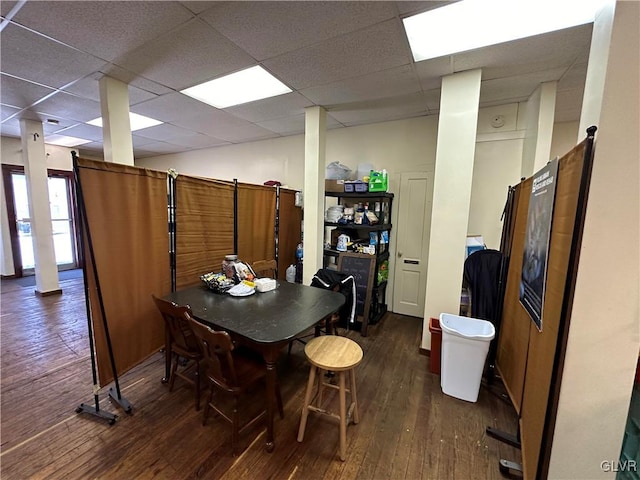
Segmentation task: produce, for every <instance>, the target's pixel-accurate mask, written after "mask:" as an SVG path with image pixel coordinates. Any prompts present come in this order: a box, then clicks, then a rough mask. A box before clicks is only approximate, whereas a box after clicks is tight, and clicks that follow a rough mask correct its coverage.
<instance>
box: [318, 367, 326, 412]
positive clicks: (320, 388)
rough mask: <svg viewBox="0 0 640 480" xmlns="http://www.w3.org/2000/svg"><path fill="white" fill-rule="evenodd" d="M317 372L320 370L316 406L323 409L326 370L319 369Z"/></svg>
mask: <svg viewBox="0 0 640 480" xmlns="http://www.w3.org/2000/svg"><path fill="white" fill-rule="evenodd" d="M317 370H318V396H317V400H316V406H317V407H318V408H322V394H323V393H324V377H325V375H324V372H325V371H326V370H322V369H321V368H317ZM327 373H329V372H327Z"/></svg>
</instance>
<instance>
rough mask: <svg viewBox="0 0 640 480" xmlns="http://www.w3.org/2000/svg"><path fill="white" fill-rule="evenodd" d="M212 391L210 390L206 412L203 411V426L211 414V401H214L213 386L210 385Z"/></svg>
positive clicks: (205, 407)
mask: <svg viewBox="0 0 640 480" xmlns="http://www.w3.org/2000/svg"><path fill="white" fill-rule="evenodd" d="M209 388H210V389H211V391H210V392H209V398H208V399H207V403H206V404H205V406H204V412H203V413H202V426H204V425H205V424H206V423H207V416H208V415H209V408H211V405H210V404H211V402H213V388H214V387H213V386H211V387H209Z"/></svg>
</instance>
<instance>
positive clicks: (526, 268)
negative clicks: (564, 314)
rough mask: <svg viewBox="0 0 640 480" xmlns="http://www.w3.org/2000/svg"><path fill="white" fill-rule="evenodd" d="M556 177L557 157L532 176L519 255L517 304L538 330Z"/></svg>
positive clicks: (542, 301)
mask: <svg viewBox="0 0 640 480" xmlns="http://www.w3.org/2000/svg"><path fill="white" fill-rule="evenodd" d="M557 177H558V160H557V159H556V160H552V161H551V162H549V163H547V165H546V166H545V167H544V168H542V169H541V170H540V171H538V172H537V173H536V174H535V175H534V176H533V185H532V187H531V199H530V200H529V211H528V213H527V230H526V234H525V242H524V254H523V258H522V279H521V281H520V303H521V304H522V306H523V307H524V308H525V310H526V311H527V313H528V314H529V316H530V317H531V319H532V320H533V322H534V323H535V324H536V326H537V327H538V330H540V331H542V312H543V306H544V292H545V285H546V282H547V257H548V255H549V239H550V238H551V220H552V218H553V204H554V200H555V196H556V183H557V182H556V180H557Z"/></svg>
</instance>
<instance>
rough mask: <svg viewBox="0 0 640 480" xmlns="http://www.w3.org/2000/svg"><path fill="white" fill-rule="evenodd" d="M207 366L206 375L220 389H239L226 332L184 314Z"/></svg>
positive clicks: (231, 344)
mask: <svg viewBox="0 0 640 480" xmlns="http://www.w3.org/2000/svg"><path fill="white" fill-rule="evenodd" d="M184 317H185V318H186V319H188V322H189V325H190V328H191V330H192V331H193V333H194V334H195V337H196V338H197V339H198V341H199V343H200V348H201V350H202V353H203V355H204V360H205V364H206V365H207V374H208V375H209V377H210V378H211V380H213V381H214V382H215V383H216V384H217V385H218V386H219V387H220V388H222V389H224V390H226V391H228V392H233V391H235V390H237V389H238V388H239V382H238V375H237V372H236V368H235V363H234V360H233V353H232V352H233V348H234V346H233V342H232V341H231V337H230V336H229V334H228V333H227V332H224V331H217V330H213V329H212V328H210V327H208V326H207V325H203V324H202V323H200V322H198V321H197V320H195V319H194V318H193V317H192V316H191V315H190V314H189V312H186V313H185V314H184Z"/></svg>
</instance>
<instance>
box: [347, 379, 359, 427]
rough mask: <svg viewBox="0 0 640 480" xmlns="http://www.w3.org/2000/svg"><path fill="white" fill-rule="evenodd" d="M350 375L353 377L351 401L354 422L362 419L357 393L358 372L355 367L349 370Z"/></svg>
mask: <svg viewBox="0 0 640 480" xmlns="http://www.w3.org/2000/svg"><path fill="white" fill-rule="evenodd" d="M349 376H350V377H351V402H353V423H358V422H359V421H360V415H359V414H358V395H357V393H356V372H355V370H354V369H352V370H349Z"/></svg>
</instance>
